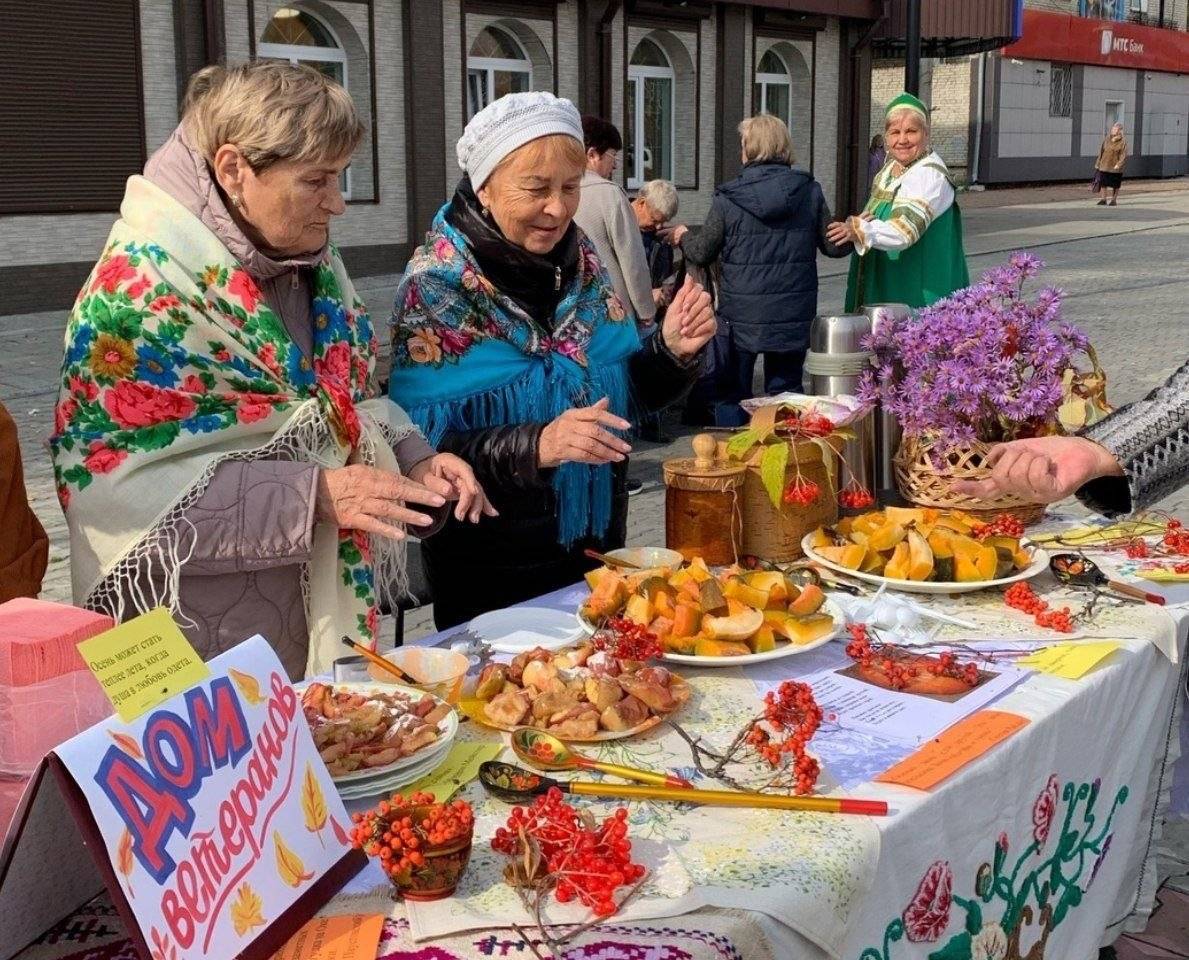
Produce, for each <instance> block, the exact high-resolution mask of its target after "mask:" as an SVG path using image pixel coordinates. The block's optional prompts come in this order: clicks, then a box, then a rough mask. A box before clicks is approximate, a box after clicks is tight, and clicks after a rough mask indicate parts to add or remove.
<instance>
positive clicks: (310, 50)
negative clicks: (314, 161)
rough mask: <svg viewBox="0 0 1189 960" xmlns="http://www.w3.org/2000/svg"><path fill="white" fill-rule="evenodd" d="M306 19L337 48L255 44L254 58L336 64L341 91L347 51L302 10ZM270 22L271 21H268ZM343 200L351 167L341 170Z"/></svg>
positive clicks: (321, 23) (324, 24)
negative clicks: (339, 68) (341, 73)
mask: <svg viewBox="0 0 1189 960" xmlns="http://www.w3.org/2000/svg"><path fill="white" fill-rule="evenodd" d="M301 12H302V13H304V14H305V15H306V16H307V17H310V18H311V19H313V20H317V21H318V26H320V27H321V28H322V29H323V30H325V31H326V32H327V33H328V34H330V38H331V39H332V40H333V41H334V42H335V43H337V44H338V46H337V47H311V46H306V45H305V44H301V43H265V42H260V43H258V44H256V56H257V57H259V58H260V59H262V60H288V61H289V62H290V63H291V64H293V66H295V67H296V66H297V65H298V64H300V63H302V62H305V63H337V64H339V66H341V67H342V71H343V89H345V90H350V89H351V88H350V87H348V86H347V51H346V49H345V48H344V47H343V41H342V40H340V39H339V35H338V34H337V33H335V32H334V30H333V29H332V28H331V26H330V24H329V23H327V22H326V21H325V20H323V19H322V18H321V17H319V16H317V15H316V14H313V13H310V11H309V10H302V11H301ZM270 22H271V21H270ZM342 191H343V199H344V200H350V199H351V165H350V164H348V165H347V167H346V169H344V170H343V182H342Z"/></svg>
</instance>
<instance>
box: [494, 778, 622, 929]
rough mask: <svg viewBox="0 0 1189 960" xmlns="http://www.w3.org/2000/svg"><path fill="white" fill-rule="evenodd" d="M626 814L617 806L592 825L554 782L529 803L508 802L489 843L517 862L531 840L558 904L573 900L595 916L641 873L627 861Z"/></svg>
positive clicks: (605, 913)
mask: <svg viewBox="0 0 1189 960" xmlns="http://www.w3.org/2000/svg"><path fill="white" fill-rule="evenodd" d="M627 816H628V812H627V810H626V809H625V808H623V807H619V808H618V809H617V810H616V811H615V813H614V814H613V815H612V816H610V817H608V818H607V819H606V820H604V821H603V825H602V826H601V827H594V826H592V825H590V824H591V823H592V822H593V821H589V822H588V820H587V819H584V818H583V816H582V815H581V814H580V813H579V812H578V811H577V810H575V809H574V808H573V807H572V806H570V804H568V803H566V802H565V801H564V800H563V799H562V792H561V791H560V790H558V789H557V788H556V787H554V788H552V789H551V790H550V791H549V792H548V793H547V794H545V795H544V796H541V797H537V798H536V799H535V800H534V801H533V802H532V805H531V806H528V807H513V808H512V813H511V815H510V816H509V817H508V822H507V824H506V825H505V826H503V827H500V828H499V829H498V830H496V832H495V837H494V838H492V841H491V848H492V849H493V850H495V851H496V852H497V853H502V854H504V855H505V856H506V857H509V858H511V859H512V860H514V861H517V862H523V861H524V859H525V853H526V847H527V846H529V845H530V844H533V845H535V846H536V848H537V850H539V851H540V855H541V865H542V867H543V869H544V871H545V874H546V875H547V876H549V877H551V878H552V879H553V881H554V883H555V885H554V896H556V897H557V899H558V901H559V902H560V903H569V902H570V901H572V900H577V901H579V902H580V903H583V904H585V905H586V906H587V907H589V908H590V909H591V910H593V911H594V912H595V913H596V914H597V915H598V916H600V917H609V916H611V914H613V913H615V911H616V910H617V909H618V907H617V905H616V903H615V892H616V891H617V890H618V889H619V888H620V887H622V886H625V885H627V884H632V883H635V882H636V881H637V880H639V879H640V878H641V877H643V876H644V868H643V867H642V866H640V865H639V864H636V863H632V844H631V841H630V840H628V838H627V831H628V828H627ZM524 879H525V880H527V881H530V882H531V881H534V880H536V879H538V878H535V877H526V878H524Z"/></svg>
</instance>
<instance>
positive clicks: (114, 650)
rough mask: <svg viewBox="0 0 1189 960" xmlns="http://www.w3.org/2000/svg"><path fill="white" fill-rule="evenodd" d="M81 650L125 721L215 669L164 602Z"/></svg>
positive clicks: (86, 643)
mask: <svg viewBox="0 0 1189 960" xmlns="http://www.w3.org/2000/svg"><path fill="white" fill-rule="evenodd" d="M78 651H79V653H81V654H82V657H83V660H85V661H86V663H87V666H88V667H90V668H91V672H92V673H93V674H95V676H96V678H97V679H98V680H99V683H100V685H101V686H102V687H103V692H104V693H106V694H107V696H108V699H110V700H111V702H112V706H114V707H115V708H116V713H118V714H119V715H120V719H121V720H123V721H124V722H125V723H130V722H131V721H133V720H135V719H136V718H137V717H139V716H140V715H141V714H143V713H147V712H148V711H149V710H152V709H153V707H155V706H157V704H159V703H164V702H165V701H166V700H168V699H169V698H170V697H172V696H174V695H176V694H178V693H181V692H182V691H183V690H186V689H188V688H190V687H192V686H194V684H196V683H198V682H200V681H202V680H205V679H206V678H207V677H209V676H210V674H211V670H210V667H208V666H207V665H206V664H205V663H203V662H202V657H200V656H199V655H198V654H197V653H196V652H195V650H194V648H193V647H192V646H190V641H189V640H187V639H186V638H185V637H184V636H182V631H181V630H179V629H178V625H177V624H176V623H174V622H173V617H171V616H170V614H169V611H168V610H166V609H165V608H164V607H158V608H157V609H156V610H150V611H149V612H148V613H146V614H144V615H142V616H139V617H137V618H136V619H135V620H129V621H127V622H126V623H121V624H120V625H119V626H118V627H115V628H114V629H111V630H108V631H107V632H106V633H101V634H99V635H98V636H97V637H92V638H91V639H90V640H84V641H83V642H82V643H80V644H79V645H78Z"/></svg>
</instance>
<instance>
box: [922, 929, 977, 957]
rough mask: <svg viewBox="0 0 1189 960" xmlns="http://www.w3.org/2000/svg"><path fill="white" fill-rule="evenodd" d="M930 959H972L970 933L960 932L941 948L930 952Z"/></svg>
mask: <svg viewBox="0 0 1189 960" xmlns="http://www.w3.org/2000/svg"><path fill="white" fill-rule="evenodd" d="M929 960H970V934H969V933H959V934H958V935H957V936H956V937H952V938H951V939H950V942H949V943H947V944H946V945H945V946H944V947H942V948H941V949H940V950H934V951H933V952H932V953H931V954H929Z"/></svg>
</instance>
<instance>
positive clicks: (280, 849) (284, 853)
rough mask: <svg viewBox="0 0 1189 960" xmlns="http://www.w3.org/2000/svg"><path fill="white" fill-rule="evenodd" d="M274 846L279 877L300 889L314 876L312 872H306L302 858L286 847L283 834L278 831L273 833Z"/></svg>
mask: <svg viewBox="0 0 1189 960" xmlns="http://www.w3.org/2000/svg"><path fill="white" fill-rule="evenodd" d="M272 845H273V850H274V851H275V852H276V855H277V875H278V876H279V877H280V878H281V880H282V881H284V882H285V883H287V884H289V886H291V887H300V886H301V885H302V883H304V882H305V881H306V880H309V879H311V878H312V877H313V876H314V874H313V873H312V872H310V871H307V870H306V865H305V864H304V863H302V862H301V857H299V856H298V855H297V854H296V853H294V852H293V851H292V850H290V849H289V848H288V847H287V846H285V841H284V840H282V839H281V834H280V832H279V831H277V830H274V831H273V832H272Z"/></svg>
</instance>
